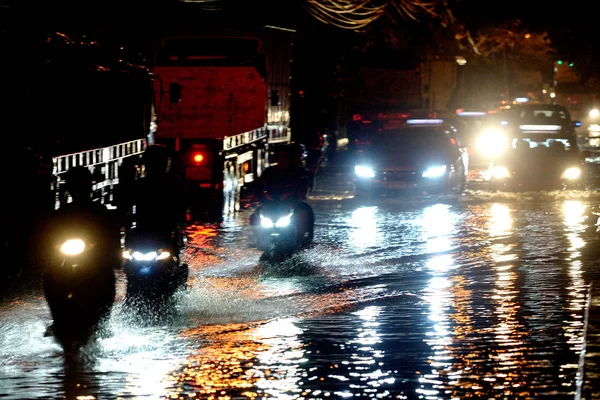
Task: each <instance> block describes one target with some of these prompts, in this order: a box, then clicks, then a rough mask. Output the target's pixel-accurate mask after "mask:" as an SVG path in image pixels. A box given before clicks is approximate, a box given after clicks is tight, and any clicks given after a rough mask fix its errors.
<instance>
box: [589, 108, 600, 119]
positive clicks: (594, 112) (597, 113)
mask: <svg viewBox="0 0 600 400" xmlns="http://www.w3.org/2000/svg"><path fill="white" fill-rule="evenodd" d="M589 115H590V118H598V117H600V110H598V109H597V108H593V109H591V110H590V114H589Z"/></svg>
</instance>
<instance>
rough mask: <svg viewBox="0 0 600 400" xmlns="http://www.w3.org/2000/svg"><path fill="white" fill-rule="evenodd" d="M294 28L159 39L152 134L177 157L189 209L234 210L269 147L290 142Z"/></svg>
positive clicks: (215, 212) (219, 213)
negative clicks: (154, 115) (290, 95)
mask: <svg viewBox="0 0 600 400" xmlns="http://www.w3.org/2000/svg"><path fill="white" fill-rule="evenodd" d="M292 33H293V32H291V31H287V30H282V29H278V28H265V29H263V31H262V32H259V33H258V34H244V35H240V34H236V35H220V36H217V35H210V36H193V37H189V36H188V37H170V38H166V39H164V40H163V41H162V43H161V47H160V49H159V51H158V53H157V60H156V64H155V66H154V68H153V74H154V76H155V81H156V90H155V91H156V93H157V104H156V108H157V116H158V119H157V130H156V133H155V135H154V138H155V142H156V143H158V144H163V145H165V146H167V147H168V148H169V149H171V150H172V151H173V152H174V153H175V154H177V155H178V157H177V158H176V159H175V161H176V162H175V164H174V165H173V166H172V168H173V170H174V171H176V172H177V173H178V174H180V175H181V177H182V178H183V180H184V182H185V185H186V191H187V195H188V204H189V207H190V211H191V212H192V214H194V215H196V216H199V217H202V216H210V217H223V216H226V215H229V214H231V213H233V212H235V211H238V210H239V209H240V197H241V194H242V191H243V190H244V188H245V187H246V185H247V184H249V183H251V182H252V181H253V180H254V179H255V178H256V177H257V176H260V174H261V172H262V170H263V169H264V168H265V167H266V165H267V164H268V152H269V145H270V144H275V143H278V142H289V138H290V131H289V119H290V113H289V110H290V101H289V85H290V62H291V35H292ZM207 213H208V214H210V215H207Z"/></svg>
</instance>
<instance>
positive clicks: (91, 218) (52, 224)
mask: <svg viewBox="0 0 600 400" xmlns="http://www.w3.org/2000/svg"><path fill="white" fill-rule="evenodd" d="M63 178H64V187H65V188H66V192H67V194H68V197H70V202H66V203H64V204H62V205H61V206H60V208H59V209H58V210H56V211H54V213H53V215H51V216H50V218H49V219H48V220H47V222H46V223H47V225H46V227H45V234H47V241H46V243H47V246H46V250H45V251H46V252H47V253H46V254H44V257H45V259H44V261H45V262H46V263H47V265H48V266H49V268H46V270H45V273H44V292H45V295H46V299H47V300H48V304H49V306H50V310H51V312H52V316H53V322H52V325H50V326H49V327H48V329H47V330H46V333H45V335H46V336H49V335H52V334H54V335H59V336H61V337H62V338H67V337H69V338H71V339H74V340H77V337H78V333H76V332H78V331H79V330H80V328H82V327H83V328H84V330H86V331H87V330H88V329H90V328H92V327H93V326H94V324H96V323H97V319H98V318H101V317H103V316H106V315H107V313H108V311H109V310H110V308H111V307H112V303H113V301H114V296H115V293H116V292H115V290H116V289H115V275H114V269H118V268H120V267H121V265H122V263H121V236H120V228H121V225H120V221H119V218H118V217H117V215H116V213H115V212H114V211H110V210H109V209H108V208H106V206H104V205H103V204H100V203H98V202H96V201H94V200H93V199H92V194H93V191H92V188H93V178H92V173H91V172H90V170H89V169H88V168H87V167H83V166H77V167H73V168H70V169H69V170H68V171H67V172H66V174H64V176H63ZM80 235H81V236H80ZM73 237H82V238H83V239H85V240H86V241H87V243H86V247H87V246H88V245H91V246H92V248H93V249H94V251H95V254H96V255H95V256H93V257H91V258H90V259H88V260H87V261H86V262H88V261H89V263H90V265H86V267H87V268H82V269H81V270H80V271H78V273H77V277H78V281H79V284H80V285H81V288H82V289H84V290H85V292H86V296H84V298H85V302H86V307H85V308H86V310H85V311H81V314H75V315H73V318H74V320H73V321H71V320H69V322H68V324H67V325H65V322H66V320H65V319H64V317H59V316H60V315H62V314H63V312H65V310H64V309H63V303H62V301H60V300H58V299H59V298H61V297H62V296H63V295H64V293H62V294H59V293H61V292H62V291H63V290H65V287H68V285H67V286H64V279H65V275H64V272H65V271H64V270H63V269H62V268H57V265H55V263H56V261H57V260H56V258H55V257H56V254H57V253H56V250H57V246H59V245H60V244H61V243H63V242H64V241H65V240H66V239H71V238H73ZM99 256H101V258H99ZM67 276H68V274H67ZM67 281H68V279H67ZM69 285H70V284H69ZM57 324H58V326H57ZM89 324H92V325H89ZM72 335H74V336H72Z"/></svg>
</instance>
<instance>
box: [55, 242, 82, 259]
mask: <svg viewBox="0 0 600 400" xmlns="http://www.w3.org/2000/svg"><path fill="white" fill-rule="evenodd" d="M83 250H85V242H84V241H83V240H81V239H69V240H67V241H65V242H64V243H63V244H62V245H61V246H60V251H61V252H62V253H63V254H66V255H68V256H75V255H77V254H81V253H83Z"/></svg>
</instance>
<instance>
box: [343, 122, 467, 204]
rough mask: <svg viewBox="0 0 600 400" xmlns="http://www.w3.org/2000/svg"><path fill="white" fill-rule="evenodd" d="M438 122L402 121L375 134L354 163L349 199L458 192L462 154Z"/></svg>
mask: <svg viewBox="0 0 600 400" xmlns="http://www.w3.org/2000/svg"><path fill="white" fill-rule="evenodd" d="M456 133H457V132H456V129H454V128H453V127H452V126H450V125H447V124H444V123H443V121H442V120H431V119H424V120H416V119H415V120H410V119H409V120H407V121H406V123H405V124H403V125H402V126H398V127H396V128H393V129H389V130H384V131H382V132H378V134H377V135H376V136H374V137H373V140H372V143H371V146H370V147H369V149H368V150H367V151H366V153H365V155H364V157H362V158H361V159H360V160H359V161H357V163H356V165H355V168H354V172H355V180H354V182H355V195H356V196H362V195H370V194H382V193H387V194H390V193H397V192H403V193H412V194H443V193H462V192H463V191H464V189H465V186H466V180H467V178H466V177H467V172H468V154H467V152H466V150H464V149H463V148H462V147H461V146H460V143H459V142H458V141H457V135H456Z"/></svg>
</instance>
